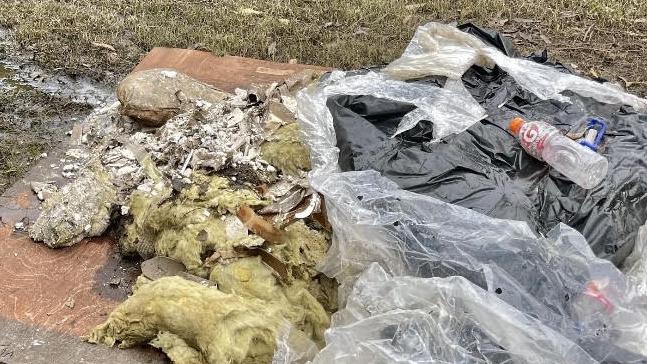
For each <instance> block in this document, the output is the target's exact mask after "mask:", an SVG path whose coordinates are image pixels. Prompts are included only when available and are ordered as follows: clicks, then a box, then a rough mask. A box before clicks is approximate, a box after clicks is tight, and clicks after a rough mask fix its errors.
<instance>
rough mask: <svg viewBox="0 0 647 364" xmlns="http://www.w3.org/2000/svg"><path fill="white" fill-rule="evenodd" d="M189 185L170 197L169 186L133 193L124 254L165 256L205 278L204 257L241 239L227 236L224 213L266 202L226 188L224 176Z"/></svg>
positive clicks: (248, 192)
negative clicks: (131, 217)
mask: <svg viewBox="0 0 647 364" xmlns="http://www.w3.org/2000/svg"><path fill="white" fill-rule="evenodd" d="M193 181H194V183H193V185H191V186H190V187H188V188H185V189H184V190H182V192H180V194H179V195H178V196H177V197H175V198H172V199H169V198H168V196H170V193H169V190H170V188H169V187H164V188H159V189H157V190H155V191H156V192H145V191H139V190H137V191H135V192H134V193H133V194H132V195H131V198H130V214H131V215H132V216H133V221H132V223H131V224H129V225H128V226H126V229H125V233H124V235H123V236H122V238H121V240H120V246H121V250H122V253H124V254H128V253H139V254H140V255H141V256H143V257H145V258H149V257H151V256H153V255H158V256H160V255H161V256H167V257H170V258H173V259H175V260H178V261H180V262H182V263H183V264H184V265H185V266H186V268H187V270H188V271H189V272H190V273H193V274H196V275H199V276H202V277H206V276H207V275H208V274H209V269H208V268H207V267H205V266H204V261H203V257H204V256H205V255H206V254H208V253H210V252H213V251H216V250H231V249H232V246H233V245H235V243H236V242H237V241H238V240H239V239H240V237H237V236H231V235H232V234H228V232H227V226H226V223H225V221H223V219H222V218H221V217H222V216H223V214H228V213H229V214H231V213H235V212H236V211H237V210H238V208H239V207H240V206H242V205H250V206H263V205H265V204H266V201H264V200H262V199H260V198H259V197H258V196H257V195H256V194H255V193H254V192H253V191H251V190H248V189H232V188H230V187H229V183H228V181H227V180H226V179H224V178H222V177H207V176H202V175H197V174H196V175H195V176H194V177H193ZM160 196H161V197H160Z"/></svg>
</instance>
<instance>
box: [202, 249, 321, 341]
mask: <svg viewBox="0 0 647 364" xmlns="http://www.w3.org/2000/svg"><path fill="white" fill-rule="evenodd" d="M210 280H212V281H214V282H216V283H217V284H218V288H219V289H220V290H222V291H223V292H226V293H232V294H237V295H240V296H243V297H253V298H258V299H261V300H263V301H266V302H268V303H269V302H271V304H273V305H278V307H281V312H280V314H281V316H282V317H284V318H285V319H286V320H288V321H289V322H290V323H292V324H293V325H294V326H295V327H296V328H297V329H299V330H300V331H302V332H303V333H305V334H306V336H307V337H309V338H312V339H313V340H314V341H315V342H316V343H317V344H319V345H323V344H324V336H323V335H324V331H325V330H326V329H327V328H328V326H330V318H329V316H328V314H327V313H326V311H325V310H324V308H323V306H322V305H321V303H319V302H318V301H317V300H316V299H315V298H314V297H313V296H312V294H310V292H308V290H307V289H306V283H305V282H303V281H296V282H294V283H293V284H291V285H285V286H284V285H281V284H279V282H278V281H277V279H276V278H275V276H274V275H273V273H272V271H271V269H270V268H269V267H267V266H266V265H265V264H263V263H262V261H261V258H260V257H249V258H242V259H238V260H236V261H234V262H232V263H230V264H226V265H218V266H216V267H214V269H213V271H212V272H211V276H210Z"/></svg>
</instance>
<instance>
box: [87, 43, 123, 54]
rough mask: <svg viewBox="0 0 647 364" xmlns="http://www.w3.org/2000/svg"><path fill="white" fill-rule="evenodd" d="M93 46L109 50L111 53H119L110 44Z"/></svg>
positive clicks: (94, 44) (95, 44)
mask: <svg viewBox="0 0 647 364" xmlns="http://www.w3.org/2000/svg"><path fill="white" fill-rule="evenodd" d="M92 46H94V47H97V48H103V49H107V50H109V51H111V52H116V51H117V50H116V49H115V47H113V46H111V45H110V44H106V43H99V42H92Z"/></svg>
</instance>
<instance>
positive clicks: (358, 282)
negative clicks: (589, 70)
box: [30, 23, 647, 364]
mask: <svg viewBox="0 0 647 364" xmlns="http://www.w3.org/2000/svg"><path fill="white" fill-rule="evenodd" d="M474 34H476V35H474ZM497 42H501V43H505V42H506V41H505V39H503V38H502V37H499V36H497V35H496V34H492V33H489V32H487V31H485V30H482V29H479V28H476V27H474V26H473V25H465V26H462V27H460V28H454V27H451V26H447V25H443V24H436V23H430V24H427V25H424V26H421V27H420V28H419V29H418V31H417V33H416V35H415V36H414V39H413V40H412V42H411V44H410V46H409V47H408V48H407V49H406V50H405V52H404V54H403V56H402V58H401V59H399V60H396V61H395V62H393V63H392V64H390V65H388V66H387V67H385V68H383V69H381V70H380V69H373V70H365V71H352V72H342V71H333V72H330V73H328V74H326V75H324V76H322V77H321V78H320V79H318V80H317V81H316V82H314V83H313V84H310V85H308V83H310V82H311V81H312V80H313V79H316V78H318V77H317V76H318V75H315V74H313V73H305V74H302V75H299V76H296V77H293V78H291V79H288V80H287V81H286V82H285V83H283V84H280V85H272V86H271V87H270V88H252V89H250V90H236V92H235V93H234V94H232V95H224V94H222V93H220V92H219V91H217V90H213V89H211V88H210V87H209V86H207V85H204V84H192V83H195V82H197V81H194V80H191V79H189V78H187V77H184V76H182V75H179V74H178V73H176V72H175V71H171V70H157V71H155V72H151V73H147V74H135V75H133V76H131V78H129V79H127V80H126V81H124V84H122V86H121V87H120V91H119V93H120V100H121V106H119V105H118V104H117V105H113V106H111V107H109V108H106V109H103V110H100V111H98V112H97V113H95V114H94V115H92V116H91V117H90V118H89V119H88V120H87V121H86V123H85V124H84V125H83V127H82V128H80V130H78V131H77V133H76V134H74V135H73V137H74V138H75V139H76V140H78V143H77V144H78V148H75V149H74V150H73V151H72V150H71V151H70V152H68V153H69V155H70V158H73V161H71V162H67V164H69V165H70V166H71V167H69V168H64V170H63V173H70V174H69V177H70V179H71V180H72V181H71V182H70V184H69V185H68V186H64V187H63V188H61V189H60V190H58V191H57V190H55V189H52V188H50V187H49V186H46V185H37V184H35V185H34V186H33V189H34V191H35V192H36V193H40V194H42V199H44V200H45V202H44V204H43V213H42V214H41V217H40V218H39V220H38V221H36V223H35V224H34V225H33V226H32V227H31V230H30V233H31V235H32V236H33V237H34V239H36V240H41V241H44V242H45V244H47V245H48V246H51V247H62V246H69V245H73V244H75V243H78V242H79V241H80V240H81V239H83V238H84V237H89V236H97V235H100V234H102V233H104V232H105V230H106V229H107V228H108V226H109V225H111V224H112V226H115V227H116V228H117V229H115V230H116V231H117V233H118V235H119V246H120V250H121V253H122V254H124V255H131V256H136V257H141V258H143V259H147V260H146V261H144V262H143V263H142V275H141V276H140V277H139V278H138V280H137V282H136V284H135V285H134V287H133V295H132V296H131V297H129V298H128V299H127V300H126V301H125V302H123V303H122V304H121V305H119V306H118V307H117V308H116V309H115V311H114V312H113V313H111V314H110V316H109V317H108V319H107V320H106V322H105V323H103V324H101V325H99V326H98V327H96V328H95V329H94V330H93V331H92V332H91V333H90V335H89V337H88V338H87V340H88V341H90V342H93V343H102V344H106V345H110V346H112V345H115V344H117V343H119V346H120V347H131V346H134V345H137V344H150V345H152V346H154V347H156V348H160V349H161V350H162V351H164V352H165V353H166V354H167V355H168V356H169V357H170V358H171V360H173V361H174V362H176V363H268V362H270V361H271V362H273V363H277V364H288V363H305V362H313V363H331V362H336V363H337V362H339V363H357V362H367V363H369V362H370V363H385V364H386V363H392V362H407V363H429V362H436V361H442V362H487V363H504V362H505V363H507V362H536V363H555V362H568V363H602V362H611V363H639V362H645V361H647V350H645V346H644V342H645V341H647V335H646V334H645V333H646V332H647V310H646V309H645V307H644V306H645V305H644V302H645V300H646V299H647V290H646V289H645V286H646V284H645V282H647V277H645V276H644V271H645V269H643V267H644V266H645V262H646V261H647V257H645V256H644V251H645V249H644V247H645V244H646V241H647V237H646V236H645V232H646V231H647V230H645V229H647V227H646V226H647V225H645V226H643V225H644V224H645V220H647V204H645V203H644V202H645V201H647V200H646V199H645V198H644V196H645V194H646V193H647V168H646V167H645V164H644V162H643V159H644V148H645V143H647V141H646V140H645V136H646V135H647V113H645V112H646V111H647V101H645V100H643V99H640V98H638V97H636V96H634V95H630V94H627V93H625V92H622V91H620V90H618V89H616V88H614V87H612V86H609V85H607V84H602V83H597V82H594V81H591V80H586V79H583V78H581V77H579V76H576V75H573V74H571V73H570V71H568V70H566V69H564V68H563V67H562V66H561V65H559V64H553V63H550V62H548V61H547V58H546V57H545V56H541V57H539V56H531V57H529V59H521V58H513V57H511V56H509V55H507V54H504V52H505V51H506V50H507V49H511V48H510V45H509V44H498V43H497ZM144 76H146V77H151V79H153V80H155V82H152V83H146V82H140V84H138V82H139V81H137V80H140V81H141V79H140V78H138V77H144ZM156 82H157V83H160V84H161V85H163V87H161V88H160V90H159V93H160V95H161V96H159V95H158V96H159V98H158V100H152V99H147V97H148V96H150V95H151V93H150V92H145V91H144V90H141V89H138V87H143V86H141V85H146V86H145V87H156V86H155V85H156ZM125 85H127V87H126V86H125ZM306 85H307V87H305V88H303V89H301V90H300V91H298V93H296V96H295V89H299V88H301V87H303V86H306ZM205 93H208V94H210V96H204V95H205ZM158 96H155V97H158ZM153 104H156V105H159V106H160V107H156V106H155V105H153ZM119 110H121V113H122V114H123V115H120V114H119ZM152 110H155V112H152ZM592 114H594V116H596V118H600V119H606V121H607V123H606V124H605V125H607V126H608V128H609V129H610V130H612V131H613V132H609V133H607V134H606V135H605V136H603V139H604V140H603V141H602V142H601V144H600V145H599V147H600V148H599V150H596V153H600V154H602V155H604V157H605V158H607V159H608V160H609V173H608V176H606V178H605V179H604V180H603V182H602V183H601V184H600V185H597V186H595V187H594V188H591V189H583V188H581V187H580V186H578V185H576V184H574V183H573V182H572V181H570V180H569V179H568V178H565V177H564V176H562V175H561V174H560V173H558V172H557V171H555V170H554V169H552V168H550V167H549V166H547V165H545V163H542V162H541V161H539V160H537V159H533V158H532V157H531V156H529V155H528V153H527V152H526V151H524V149H522V148H521V147H520V146H519V145H518V144H519V143H518V140H516V139H515V136H514V135H512V134H511V133H510V132H508V131H506V128H505V126H506V125H508V124H509V121H510V120H511V119H512V118H513V117H518V116H524V117H526V118H527V119H528V120H537V119H541V120H542V121H544V122H546V123H548V124H551V125H554V126H556V127H560V128H567V129H568V130H564V134H565V135H566V136H565V138H571V139H573V140H577V139H578V136H577V135H579V138H583V137H585V136H586V135H587V134H588V133H589V132H590V130H586V129H582V128H586V125H588V124H587V118H588V117H590V116H591V115H592ZM295 115H298V120H297V118H296V117H295ZM152 126H155V127H152ZM605 130H606V129H605ZM600 139H602V138H600ZM569 142H570V141H569ZM571 144H576V143H571ZM576 146H578V147H579V144H577V145H576ZM79 200H81V201H82V202H81V201H79ZM77 215H78V216H77ZM641 226H643V227H641ZM333 233H334V239H332V236H333ZM634 246H635V248H634ZM632 249H633V253H631V255H630V252H631V251H632ZM627 256H629V258H628V259H626V260H625V258H626V257H627ZM614 263H615V265H614ZM623 264H624V266H623ZM618 267H621V268H623V269H624V270H625V271H626V274H625V273H623V272H622V271H621V270H620V269H619V268H618ZM331 277H333V278H331ZM338 282H339V283H340V285H339V287H338ZM338 288H339V289H338ZM538 343H539V344H538Z"/></svg>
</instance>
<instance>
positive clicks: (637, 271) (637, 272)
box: [623, 222, 647, 297]
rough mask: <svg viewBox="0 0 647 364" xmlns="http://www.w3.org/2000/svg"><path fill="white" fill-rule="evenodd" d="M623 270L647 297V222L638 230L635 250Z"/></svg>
mask: <svg viewBox="0 0 647 364" xmlns="http://www.w3.org/2000/svg"><path fill="white" fill-rule="evenodd" d="M623 270H624V272H625V274H626V275H627V278H628V279H630V280H632V281H633V282H634V284H635V285H636V287H637V289H638V291H639V292H640V294H641V295H643V296H646V297H647V222H646V223H645V225H644V226H642V227H641V228H640V229H639V230H638V235H637V236H636V244H635V245H634V250H633V252H632V253H631V254H630V255H629V256H628V257H627V259H625V261H624V269H623Z"/></svg>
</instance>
